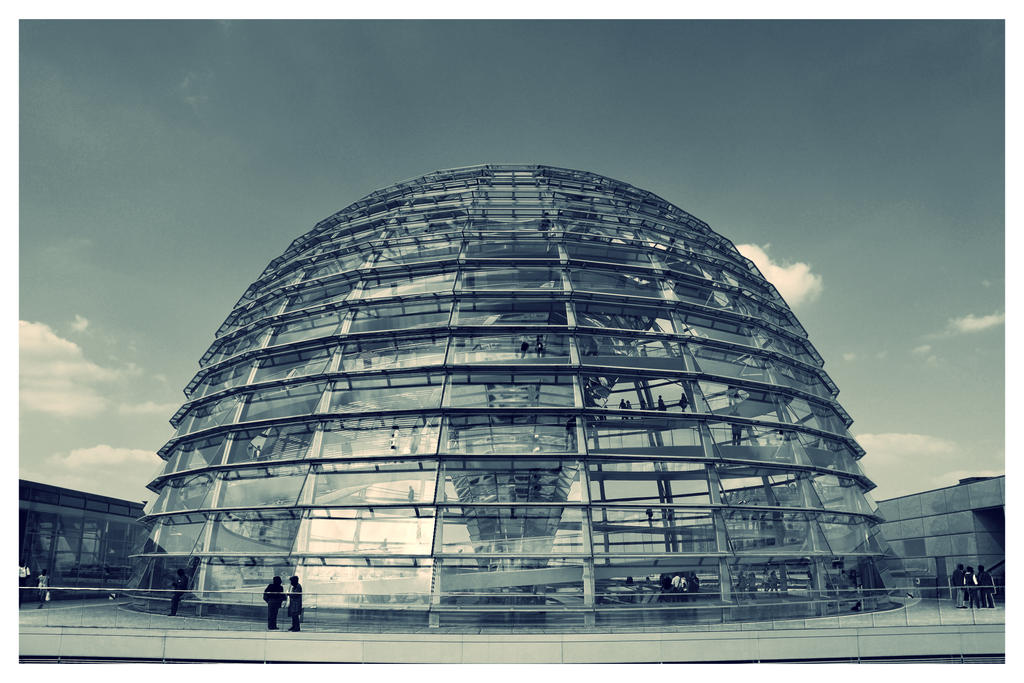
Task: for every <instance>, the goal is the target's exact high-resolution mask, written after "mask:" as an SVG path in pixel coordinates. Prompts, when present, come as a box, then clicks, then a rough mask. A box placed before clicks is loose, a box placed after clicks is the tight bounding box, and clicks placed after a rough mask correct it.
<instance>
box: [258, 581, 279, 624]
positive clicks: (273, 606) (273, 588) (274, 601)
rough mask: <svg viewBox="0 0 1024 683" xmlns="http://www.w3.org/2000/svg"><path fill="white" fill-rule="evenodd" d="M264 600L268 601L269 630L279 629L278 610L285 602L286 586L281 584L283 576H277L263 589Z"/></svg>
mask: <svg viewBox="0 0 1024 683" xmlns="http://www.w3.org/2000/svg"><path fill="white" fill-rule="evenodd" d="M263 601H264V602H266V603H267V630H269V631H276V630H277V611H278V610H279V609H281V603H282V602H284V586H282V585H281V577H280V576H275V577H274V580H273V581H271V582H270V584H268V585H267V587H266V588H265V589H264V591H263Z"/></svg>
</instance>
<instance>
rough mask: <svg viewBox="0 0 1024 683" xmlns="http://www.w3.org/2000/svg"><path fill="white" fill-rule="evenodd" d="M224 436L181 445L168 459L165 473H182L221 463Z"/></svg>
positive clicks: (196, 440)
mask: <svg viewBox="0 0 1024 683" xmlns="http://www.w3.org/2000/svg"><path fill="white" fill-rule="evenodd" d="M223 446H224V435H222V434H221V435H218V436H211V437H209V438H207V439H195V440H193V441H188V442H186V443H183V444H179V445H178V446H177V447H176V448H175V451H174V453H173V454H172V455H171V456H170V457H169V458H168V459H167V468H166V469H165V470H164V471H165V472H172V471H176V472H181V471H182V470H194V469H198V468H200V467H209V466H210V465H217V464H219V463H220V457H221V455H222V454H223V452H224V451H223ZM172 468H173V469H172Z"/></svg>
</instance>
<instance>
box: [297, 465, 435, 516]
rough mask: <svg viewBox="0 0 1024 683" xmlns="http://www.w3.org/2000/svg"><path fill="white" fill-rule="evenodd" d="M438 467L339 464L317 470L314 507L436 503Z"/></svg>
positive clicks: (318, 467) (323, 466) (324, 466)
mask: <svg viewBox="0 0 1024 683" xmlns="http://www.w3.org/2000/svg"><path fill="white" fill-rule="evenodd" d="M436 480H437V463H436V462H422V461H419V462H417V461H407V462H394V461H390V462H389V461H382V462H354V463H348V462H338V463H327V464H324V465H318V466H317V475H316V484H315V487H314V489H313V504H314V505H370V504H374V503H406V502H408V503H433V502H434V486H435V484H436Z"/></svg>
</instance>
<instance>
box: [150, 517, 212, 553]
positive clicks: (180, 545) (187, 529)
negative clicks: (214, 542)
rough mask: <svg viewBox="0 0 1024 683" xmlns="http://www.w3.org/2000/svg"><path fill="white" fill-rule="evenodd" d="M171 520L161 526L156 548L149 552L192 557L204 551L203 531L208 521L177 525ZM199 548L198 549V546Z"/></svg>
mask: <svg viewBox="0 0 1024 683" xmlns="http://www.w3.org/2000/svg"><path fill="white" fill-rule="evenodd" d="M172 520H173V518H170V519H169V520H167V521H164V522H163V523H162V524H160V525H159V527H158V528H159V532H158V533H159V535H158V536H157V538H156V546H155V547H154V548H153V549H152V550H149V551H147V552H153V553H185V554H188V555H191V554H192V553H194V552H198V551H200V550H202V544H203V536H202V533H203V529H204V528H205V527H206V520H203V521H201V522H186V523H176V522H175V521H172ZM197 545H198V546H199V547H198V548H197V547H196V546H197Z"/></svg>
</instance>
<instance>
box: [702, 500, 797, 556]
mask: <svg viewBox="0 0 1024 683" xmlns="http://www.w3.org/2000/svg"><path fill="white" fill-rule="evenodd" d="M722 515H723V518H724V519H725V528H726V532H727V533H728V535H729V545H730V547H731V549H732V551H733V552H735V553H747V552H752V553H765V552H771V553H778V554H782V555H785V554H798V553H804V552H811V551H813V550H815V547H814V542H813V536H814V534H813V533H812V530H811V527H810V524H809V523H808V521H807V517H806V516H805V515H804V514H802V513H798V512H775V511H771V512H767V511H758V510H724V511H723V513H722ZM815 531H816V530H815Z"/></svg>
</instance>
